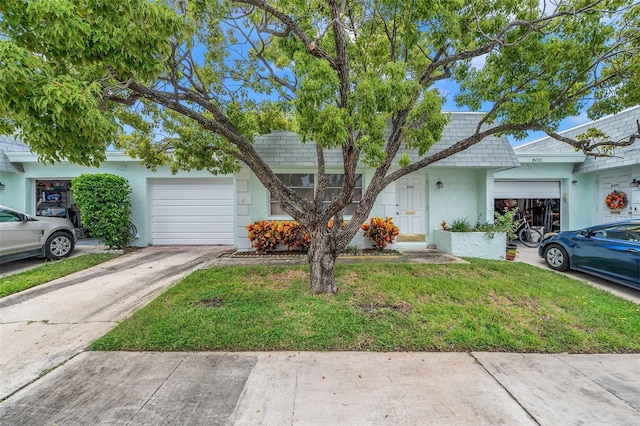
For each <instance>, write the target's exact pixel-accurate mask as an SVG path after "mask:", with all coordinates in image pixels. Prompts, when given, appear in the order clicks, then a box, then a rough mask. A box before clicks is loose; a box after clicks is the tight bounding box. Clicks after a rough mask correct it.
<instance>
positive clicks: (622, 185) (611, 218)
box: [598, 172, 631, 223]
mask: <svg viewBox="0 0 640 426" xmlns="http://www.w3.org/2000/svg"><path fill="white" fill-rule="evenodd" d="M630 181H631V178H630V176H629V173H628V172H620V173H616V174H610V175H602V176H600V178H599V179H598V188H599V191H598V206H599V212H600V214H599V219H600V220H599V221H598V223H609V222H616V221H618V220H625V219H629V217H630V216H629V212H630V211H631V210H629V203H630V202H631V200H630V197H631V192H630V190H631V188H630V187H629V182H630ZM613 191H618V192H624V193H625V195H626V197H627V206H626V207H625V208H624V209H622V210H611V209H609V208H608V207H607V205H606V204H605V201H604V200H605V198H607V195H609V194H611V193H612V192H613Z"/></svg>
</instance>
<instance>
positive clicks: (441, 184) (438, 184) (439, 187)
mask: <svg viewBox="0 0 640 426" xmlns="http://www.w3.org/2000/svg"><path fill="white" fill-rule="evenodd" d="M436 186H437V187H438V189H442V188H444V183H442V181H441V180H440V179H438V182H436Z"/></svg>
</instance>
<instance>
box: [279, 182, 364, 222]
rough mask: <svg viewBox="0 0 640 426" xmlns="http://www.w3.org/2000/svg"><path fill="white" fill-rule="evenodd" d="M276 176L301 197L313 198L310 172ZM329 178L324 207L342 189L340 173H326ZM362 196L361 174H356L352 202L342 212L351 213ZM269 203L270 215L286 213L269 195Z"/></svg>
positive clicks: (312, 183)
mask: <svg viewBox="0 0 640 426" xmlns="http://www.w3.org/2000/svg"><path fill="white" fill-rule="evenodd" d="M276 176H278V178H280V180H282V182H284V184H285V185H287V186H288V187H289V188H291V189H293V190H294V191H295V192H297V193H298V194H300V195H301V196H302V197H304V198H306V199H308V200H311V199H313V195H314V192H315V176H314V175H312V174H295V173H292V174H277V175H276ZM327 177H328V178H329V184H328V185H327V189H326V191H325V194H324V199H325V202H324V205H325V207H326V206H327V205H329V203H330V202H331V200H333V199H334V198H335V197H337V196H338V194H340V190H341V189H342V185H343V184H344V175H341V174H330V175H327ZM361 198H362V175H361V174H357V175H356V185H355V187H354V188H353V202H352V203H351V204H350V205H348V206H347V207H345V209H344V211H343V213H344V214H346V215H350V214H353V213H354V212H355V211H356V208H357V207H358V203H359V202H360V199H361ZM270 205H271V212H270V214H271V215H274V216H278V215H287V213H286V212H284V210H282V208H281V207H280V205H279V204H278V201H277V200H276V199H275V198H274V197H273V196H271V197H270Z"/></svg>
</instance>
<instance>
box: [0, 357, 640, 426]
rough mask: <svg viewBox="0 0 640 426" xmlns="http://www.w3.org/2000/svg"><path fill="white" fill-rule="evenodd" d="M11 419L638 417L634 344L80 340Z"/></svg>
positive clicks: (370, 421)
mask: <svg viewBox="0 0 640 426" xmlns="http://www.w3.org/2000/svg"><path fill="white" fill-rule="evenodd" d="M0 418H2V419H3V424H11V425H22V424H24V425H36V424H38V425H45V424H60V425H86V424H92V425H398V424H405V425H418V424H425V425H426V424H432V425H452V424H455V425H496V424H504V425H529V424H530V425H560V424H562V425H638V424H640V359H639V356H638V355H566V354H561V355H549V354H508V353H483V352H479V353H476V352H474V353H406V352H396V353H367V352H322V353H317V352H258V353H256V352H249V353H248V352H241V353H221V352H197V353H183V352H179V353H144V352H142V353H140V352H134V353H132V352H117V353H104V352H85V353H82V354H80V355H78V356H76V357H75V358H73V359H72V360H70V361H69V362H68V363H67V364H66V365H64V366H63V367H61V368H58V369H56V370H55V371H53V372H51V373H49V374H47V375H46V376H45V377H43V378H42V379H40V380H38V383H37V384H34V385H31V386H28V387H27V388H25V389H23V390H22V391H20V392H18V393H17V394H16V395H14V396H12V397H11V398H9V399H8V400H6V401H5V402H3V403H2V404H0Z"/></svg>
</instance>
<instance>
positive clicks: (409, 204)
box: [396, 175, 426, 241]
mask: <svg viewBox="0 0 640 426" xmlns="http://www.w3.org/2000/svg"><path fill="white" fill-rule="evenodd" d="M396 194H397V197H398V198H397V207H398V209H397V219H396V224H397V225H398V227H399V228H400V235H399V237H398V241H425V208H426V206H425V198H426V197H425V176H424V175H409V176H406V177H403V178H401V179H398V181H397V183H396Z"/></svg>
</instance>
